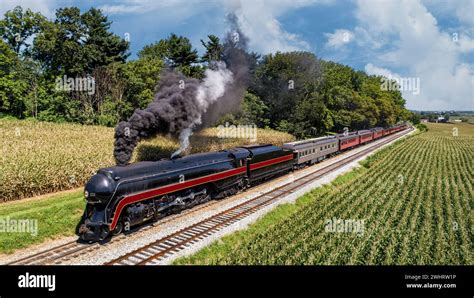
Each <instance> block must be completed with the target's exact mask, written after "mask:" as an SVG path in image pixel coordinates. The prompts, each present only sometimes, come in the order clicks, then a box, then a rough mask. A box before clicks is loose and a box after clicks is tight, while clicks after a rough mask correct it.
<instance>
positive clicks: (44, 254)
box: [6, 202, 217, 265]
mask: <svg viewBox="0 0 474 298" xmlns="http://www.w3.org/2000/svg"><path fill="white" fill-rule="evenodd" d="M213 203H217V202H208V203H205V204H203V205H199V206H196V207H194V208H192V209H188V210H183V212H182V213H178V214H173V215H171V216H169V217H166V218H164V219H162V220H160V221H157V222H153V223H149V224H147V225H143V226H140V227H138V228H132V230H131V231H130V234H128V233H127V234H123V233H122V234H120V235H117V236H115V237H112V238H111V239H110V240H109V241H108V242H105V243H101V244H100V243H93V244H88V243H80V242H78V241H76V240H73V241H70V242H67V243H64V244H62V245H58V246H55V247H52V248H50V249H47V250H44V251H41V252H38V253H36V254H33V255H29V256H26V257H24V258H21V259H18V260H15V261H12V262H10V263H7V264H6V265H59V264H62V263H63V262H64V261H68V260H71V259H73V258H76V257H78V256H80V255H81V254H84V253H88V252H91V251H94V250H97V249H99V248H101V247H103V246H108V245H110V244H112V243H114V244H115V243H118V242H121V241H123V240H125V239H127V238H128V236H129V235H131V234H133V233H134V232H137V231H140V232H144V231H146V230H148V229H151V228H153V227H156V226H157V225H160V224H164V223H166V222H169V221H172V220H176V219H179V218H180V217H184V216H188V215H189V213H191V212H192V213H194V212H197V211H199V210H200V209H202V208H206V207H209V206H212V204H213Z"/></svg>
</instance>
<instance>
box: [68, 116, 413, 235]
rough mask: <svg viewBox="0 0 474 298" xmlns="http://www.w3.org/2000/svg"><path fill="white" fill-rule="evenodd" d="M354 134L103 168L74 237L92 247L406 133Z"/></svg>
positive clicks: (92, 180) (93, 183) (92, 185)
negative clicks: (353, 150)
mask: <svg viewBox="0 0 474 298" xmlns="http://www.w3.org/2000/svg"><path fill="white" fill-rule="evenodd" d="M407 127H408V126H407V124H400V125H396V126H393V127H390V128H386V129H382V128H375V129H372V130H363V131H355V132H351V133H347V134H341V135H335V136H327V137H321V138H315V139H309V140H303V141H297V142H291V143H286V144H283V146H282V147H281V148H280V147H277V146H273V145H271V144H267V145H252V146H241V147H236V148H232V149H229V150H222V151H219V152H209V153H200V154H192V155H188V156H184V157H179V158H175V159H170V160H160V161H142V162H137V163H133V164H130V165H126V166H115V167H109V168H103V169H100V170H98V172H97V173H96V174H95V175H93V176H92V177H91V178H90V180H89V181H88V182H87V183H86V186H85V190H84V195H85V199H86V201H87V205H86V209H85V211H84V214H83V215H82V218H81V221H80V222H79V224H78V225H77V228H76V234H77V235H78V236H79V237H80V239H81V240H83V241H87V242H96V241H101V240H104V239H106V238H107V237H108V236H110V235H111V234H112V235H115V234H119V233H120V232H122V230H125V231H128V230H130V228H131V227H132V226H136V225H140V224H141V223H143V222H146V221H149V220H157V219H159V218H162V217H164V216H166V215H169V214H172V213H176V212H179V211H180V210H183V209H186V208H191V207H193V206H195V205H197V204H200V203H203V202H207V201H209V200H212V199H220V198H225V197H227V196H230V195H233V194H236V193H237V192H239V191H242V190H244V189H245V188H247V187H250V186H252V185H255V184H258V183H260V182H262V181H264V180H268V179H271V178H272V177H275V176H277V175H281V174H285V173H288V172H290V171H292V170H294V169H298V168H301V167H304V166H307V165H311V164H314V163H316V162H319V161H321V160H323V159H326V158H328V157H330V156H332V155H335V154H337V153H339V152H342V151H345V150H349V149H351V148H353V147H355V146H357V145H359V144H363V143H367V142H369V141H371V140H375V139H378V138H380V137H382V136H386V135H390V134H393V133H395V132H398V131H401V130H404V129H405V128H407Z"/></svg>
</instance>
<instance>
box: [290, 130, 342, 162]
mask: <svg viewBox="0 0 474 298" xmlns="http://www.w3.org/2000/svg"><path fill="white" fill-rule="evenodd" d="M282 147H283V148H286V149H292V150H293V151H294V153H295V159H296V164H297V165H303V164H313V163H316V162H318V161H320V160H323V159H325V158H326V157H328V156H329V155H331V154H333V153H335V152H337V151H338V150H339V140H338V139H337V138H336V137H335V136H327V137H320V138H315V139H308V140H303V141H296V142H291V143H285V144H283V146H282Z"/></svg>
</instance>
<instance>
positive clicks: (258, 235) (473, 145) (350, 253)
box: [177, 124, 474, 265]
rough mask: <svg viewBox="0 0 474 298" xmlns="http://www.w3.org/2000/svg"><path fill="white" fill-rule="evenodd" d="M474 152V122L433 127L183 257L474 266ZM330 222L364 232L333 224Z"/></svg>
mask: <svg viewBox="0 0 474 298" xmlns="http://www.w3.org/2000/svg"><path fill="white" fill-rule="evenodd" d="M455 132H456V133H455ZM473 149H474V125H470V124H459V125H458V124H456V125H450V124H429V131H428V132H425V133H421V134H417V135H414V136H411V137H409V138H407V139H406V140H403V141H400V142H397V143H396V144H395V145H393V146H390V147H388V148H387V149H384V150H382V151H380V152H379V153H378V154H376V155H375V156H374V157H373V158H370V159H369V160H368V161H366V162H365V163H362V164H363V165H364V167H362V168H359V169H358V170H356V171H355V172H353V173H351V175H350V178H347V179H339V180H340V181H339V182H337V181H336V182H335V183H333V184H332V185H327V186H324V187H322V188H318V189H316V190H313V191H312V192H310V193H309V194H307V195H305V196H304V197H303V198H301V200H303V201H306V202H307V203H301V202H300V203H299V204H297V205H296V206H293V207H291V208H293V209H291V210H293V211H289V212H287V214H286V215H285V216H277V215H275V214H278V209H279V208H290V207H289V205H287V206H281V207H279V208H277V209H276V210H274V211H272V212H270V214H268V215H267V216H265V217H264V218H263V219H261V220H260V221H258V222H257V223H255V224H254V225H252V226H251V227H250V228H249V229H248V230H246V231H242V232H238V233H235V234H233V235H230V236H228V237H225V238H223V239H222V240H219V242H216V243H214V244H212V245H211V246H209V247H207V248H205V249H203V250H201V251H200V252H198V253H197V254H196V255H194V256H191V257H188V258H184V259H181V260H178V261H177V263H179V264H189V263H191V264H287V265H294V264H320V265H321V264H322V265H329V264H331V265H338V264H366V265H391V264H397V265H402V264H432V265H434V264H473V259H472V256H473V255H472V253H473V240H474V235H473V230H472V225H473V219H474V218H473V213H472V211H471V210H472V207H473V205H474V193H473V188H472V185H473V179H474V178H473V174H474V173H473V156H474V154H473ZM342 178H344V177H342ZM280 213H281V212H280ZM328 219H341V220H345V221H346V222H347V220H353V221H360V222H362V223H363V224H362V227H363V229H362V230H360V229H359V232H360V233H354V231H352V232H351V231H350V230H344V229H338V230H336V231H335V230H329V231H328V230H327V229H326V227H327V221H328ZM269 222H270V223H269ZM259 225H260V226H259ZM262 225H265V226H266V227H265V228H263V227H262Z"/></svg>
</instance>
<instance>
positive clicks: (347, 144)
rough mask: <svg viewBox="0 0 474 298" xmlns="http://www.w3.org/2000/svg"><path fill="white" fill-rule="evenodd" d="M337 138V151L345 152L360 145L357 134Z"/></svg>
mask: <svg viewBox="0 0 474 298" xmlns="http://www.w3.org/2000/svg"><path fill="white" fill-rule="evenodd" d="M337 138H338V139H339V150H345V149H347V148H351V147H354V146H357V145H359V144H360V138H359V135H358V134H349V135H347V136H344V135H338V136H337Z"/></svg>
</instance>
